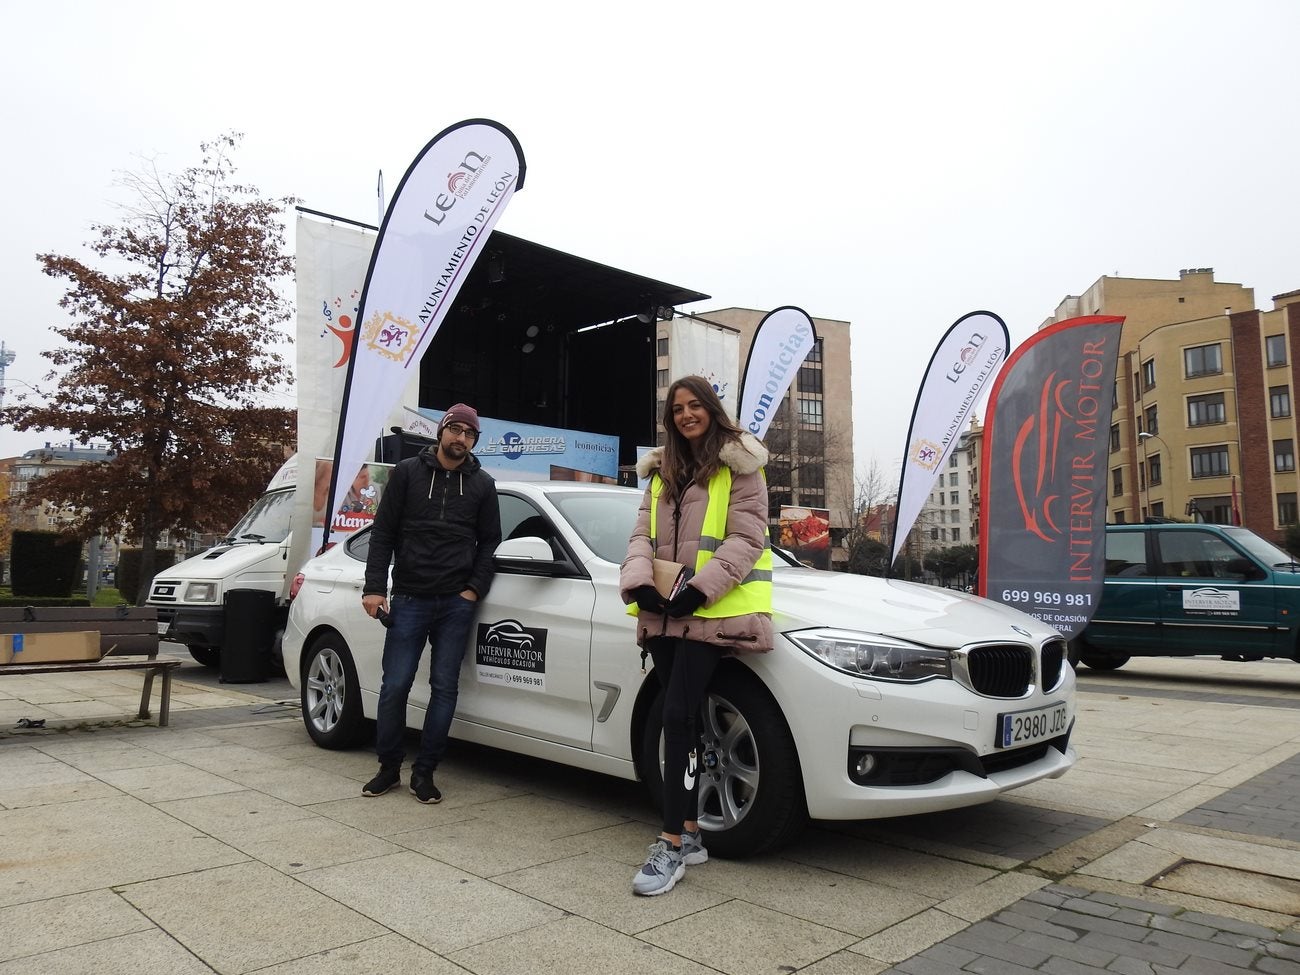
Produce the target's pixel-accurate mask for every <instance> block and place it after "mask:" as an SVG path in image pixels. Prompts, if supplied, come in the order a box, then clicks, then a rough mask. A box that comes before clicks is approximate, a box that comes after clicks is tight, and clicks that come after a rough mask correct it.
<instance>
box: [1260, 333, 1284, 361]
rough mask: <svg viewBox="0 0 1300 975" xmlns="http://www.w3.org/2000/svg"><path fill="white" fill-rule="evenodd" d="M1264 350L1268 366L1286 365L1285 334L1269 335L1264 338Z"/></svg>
mask: <svg viewBox="0 0 1300 975" xmlns="http://www.w3.org/2000/svg"><path fill="white" fill-rule="evenodd" d="M1264 350H1265V353H1266V354H1267V356H1268V364H1269V365H1270V366H1285V365H1286V336H1285V335H1270V336H1268V337H1267V338H1265V339H1264Z"/></svg>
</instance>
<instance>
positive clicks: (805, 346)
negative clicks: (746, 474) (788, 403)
mask: <svg viewBox="0 0 1300 975" xmlns="http://www.w3.org/2000/svg"><path fill="white" fill-rule="evenodd" d="M816 342H817V329H816V328H814V327H813V322H812V319H811V318H809V317H808V313H807V312H806V311H804V310H803V309H802V308H795V307H794V306H793V305H784V306H782V307H780V308H777V309H774V310H773V311H770V312H768V313H767V314H766V315H765V316H763V320H762V321H761V322H759V323H758V329H757V330H756V331H755V332H754V341H753V342H752V343H751V344H750V346H749V358H748V359H746V360H745V374H744V378H742V379H741V383H740V412H739V413H738V414H737V416H736V420H737V422H738V423H739V424H740V427H741V429H742V430H748V431H749V432H750V433H752V434H753V435H754V436H756V437H757V438H758V439H759V440H762V439H763V435H764V434H765V433H767V428H768V427H770V426H771V425H772V418H773V417H774V416H775V415H776V411H777V410H778V409H779V408H780V406H781V400H783V399H784V398H785V394H786V390H788V389H789V388H790V384H791V383H792V382H794V377H795V373H797V372H798V371H799V364H800V363H801V362H803V361H804V359H806V358H808V353H809V352H811V351H812V350H813V345H814V344H816Z"/></svg>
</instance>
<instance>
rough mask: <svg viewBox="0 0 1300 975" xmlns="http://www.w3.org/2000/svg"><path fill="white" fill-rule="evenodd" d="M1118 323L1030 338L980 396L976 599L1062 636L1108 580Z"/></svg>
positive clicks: (1109, 320) (1098, 321) (1103, 320)
mask: <svg viewBox="0 0 1300 975" xmlns="http://www.w3.org/2000/svg"><path fill="white" fill-rule="evenodd" d="M1123 324H1124V319H1123V318H1114V317H1107V316H1100V315H1093V316H1088V317H1085V318H1072V319H1070V320H1069V321H1064V322H1060V323H1058V324H1056V325H1051V326H1049V327H1047V328H1045V329H1042V330H1041V331H1039V332H1036V333H1035V334H1034V335H1033V336H1031V337H1030V338H1029V339H1027V340H1026V341H1025V342H1024V343H1023V344H1022V345H1020V347H1019V348H1017V349H1016V350H1015V352H1014V353H1012V355H1011V358H1010V359H1008V360H1007V364H1006V366H1005V367H1004V368H1003V370H1002V373H1001V375H999V376H998V378H997V381H996V382H995V383H994V385H993V391H992V393H991V394H990V395H989V406H988V416H987V417H986V419H985V422H984V446H983V455H982V461H981V464H980V565H979V593H980V595H983V596H987V597H988V598H989V599H993V600H996V601H997V602H1001V603H1006V604H1007V605H1008V606H1013V607H1014V608H1016V609H1019V610H1022V611H1024V612H1026V613H1029V614H1030V615H1032V616H1036V617H1038V618H1039V619H1040V620H1042V621H1043V622H1044V623H1046V624H1048V625H1049V626H1052V627H1055V628H1056V629H1057V630H1058V631H1060V633H1061V634H1062V635H1063V636H1064V637H1065V638H1066V639H1070V638H1071V637H1073V636H1075V635H1076V634H1078V633H1079V632H1080V631H1082V630H1083V628H1084V627H1085V626H1087V625H1088V620H1089V619H1091V618H1092V614H1093V613H1094V612H1095V611H1096V609H1097V603H1098V602H1099V601H1100V599H1101V590H1102V584H1103V582H1104V580H1105V574H1106V552H1105V547H1106V487H1107V483H1106V482H1107V477H1108V474H1109V465H1108V463H1107V456H1108V454H1109V451H1110V418H1111V402H1112V397H1113V395H1114V390H1115V364H1116V361H1117V360H1118V357H1119V339H1120V330H1121V329H1122V327H1123Z"/></svg>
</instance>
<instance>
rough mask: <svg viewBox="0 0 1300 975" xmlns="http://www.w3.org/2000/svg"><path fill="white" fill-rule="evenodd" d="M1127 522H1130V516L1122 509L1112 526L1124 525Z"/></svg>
mask: <svg viewBox="0 0 1300 975" xmlns="http://www.w3.org/2000/svg"><path fill="white" fill-rule="evenodd" d="M1127 521H1128V515H1126V514H1125V513H1124V509H1123V508H1120V509H1118V510H1117V511H1116V512H1115V520H1114V521H1113V522H1112V524H1115V525H1122V524H1124V523H1125V522H1127Z"/></svg>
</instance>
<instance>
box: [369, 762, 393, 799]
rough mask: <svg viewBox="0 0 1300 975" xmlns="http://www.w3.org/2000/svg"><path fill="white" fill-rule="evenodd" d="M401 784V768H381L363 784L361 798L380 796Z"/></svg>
mask: <svg viewBox="0 0 1300 975" xmlns="http://www.w3.org/2000/svg"><path fill="white" fill-rule="evenodd" d="M401 784H402V766H400V765H394V766H392V767H390V768H381V769H380V770H379V774H378V775H376V776H375V777H374V778H373V779H371V780H370V781H369V782H367V783H366V784H365V787H364V788H363V789H362V790H361V794H362V795H363V796H382V795H383V794H384V793H385V792H387V791H388V790H389V789H391V788H392V787H393V786H395V785H401Z"/></svg>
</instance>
